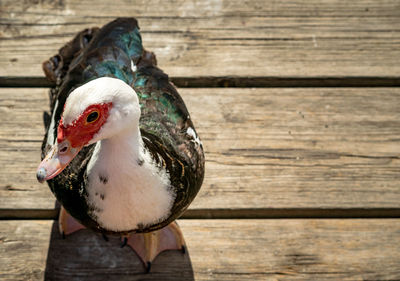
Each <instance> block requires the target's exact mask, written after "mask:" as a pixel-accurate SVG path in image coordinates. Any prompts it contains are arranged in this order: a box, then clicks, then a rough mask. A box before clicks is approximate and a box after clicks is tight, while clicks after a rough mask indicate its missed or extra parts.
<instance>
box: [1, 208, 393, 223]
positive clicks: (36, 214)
mask: <svg viewBox="0 0 400 281" xmlns="http://www.w3.org/2000/svg"><path fill="white" fill-rule="evenodd" d="M58 211H59V210H58V209H47V210H43V209H0V220H15V219H23V220H26V219H32V220H36V219H51V220H53V219H57V217H58ZM357 218H365V219H374V218H400V208H265V209H192V210H190V209H189V210H187V211H186V212H185V213H184V214H183V215H182V216H181V217H180V219H357Z"/></svg>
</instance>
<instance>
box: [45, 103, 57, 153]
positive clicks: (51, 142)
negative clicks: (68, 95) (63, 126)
mask: <svg viewBox="0 0 400 281" xmlns="http://www.w3.org/2000/svg"><path fill="white" fill-rule="evenodd" d="M57 108H58V100H56V103H55V105H54V109H53V114H52V116H51V122H50V127H49V130H48V131H47V144H48V145H50V146H53V145H54V143H55V138H54V127H55V123H56V122H55V120H54V118H55V113H56V110H57Z"/></svg>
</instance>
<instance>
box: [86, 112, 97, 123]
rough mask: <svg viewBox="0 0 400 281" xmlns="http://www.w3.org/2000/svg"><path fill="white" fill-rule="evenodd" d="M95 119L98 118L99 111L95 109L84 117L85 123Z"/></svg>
mask: <svg viewBox="0 0 400 281" xmlns="http://www.w3.org/2000/svg"><path fill="white" fill-rule="evenodd" d="M97 119H99V113H98V112H97V111H93V112H92V113H90V114H89V115H88V117H86V123H93V122H94V121H96V120H97Z"/></svg>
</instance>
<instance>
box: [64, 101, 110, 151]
mask: <svg viewBox="0 0 400 281" xmlns="http://www.w3.org/2000/svg"><path fill="white" fill-rule="evenodd" d="M111 106H112V103H111V102H110V103H102V104H93V105H90V106H88V107H87V108H86V109H85V111H84V112H82V114H81V115H80V116H79V117H78V118H77V119H75V120H74V121H73V122H72V124H68V125H66V126H65V125H64V124H63V119H61V120H60V123H59V125H58V131H57V142H58V143H61V142H63V141H64V140H66V139H67V140H68V141H69V143H70V145H71V146H72V147H79V146H82V145H86V144H87V143H88V142H89V141H90V140H91V139H92V138H93V136H94V135H95V134H96V133H97V132H98V131H99V130H100V128H101V127H102V126H103V125H104V123H105V122H106V121H107V118H108V114H109V111H110V109H111Z"/></svg>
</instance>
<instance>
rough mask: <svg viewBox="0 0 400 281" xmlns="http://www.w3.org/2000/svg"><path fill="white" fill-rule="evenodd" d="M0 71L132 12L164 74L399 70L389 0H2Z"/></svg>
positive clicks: (9, 71)
mask: <svg viewBox="0 0 400 281" xmlns="http://www.w3.org/2000/svg"><path fill="white" fill-rule="evenodd" d="M0 8H1V9H0V66H1V67H0V76H9V75H21V76H39V75H41V74H42V71H41V62H42V61H44V60H45V59H47V58H48V57H49V56H52V55H54V53H55V52H56V50H58V49H59V48H60V47H61V46H62V45H63V44H64V43H65V42H67V41H69V40H70V39H71V38H72V36H73V35H74V34H75V33H76V32H78V31H80V30H82V29H84V28H87V27H91V26H99V25H103V24H105V23H106V22H108V21H110V20H112V19H114V18H115V17H120V16H135V17H137V18H138V19H139V23H140V26H141V31H142V35H143V42H144V45H145V47H146V48H148V49H150V50H152V51H154V52H155V53H156V55H157V58H158V61H159V65H160V66H161V68H162V69H164V70H165V71H166V73H168V74H169V75H171V76H178V77H194V76H232V75H236V76H271V77H274V76H275V77H285V76H290V77H292V76H293V77H315V76H340V77H347V76H366V77H373V76H380V77H387V76H397V77H398V76H399V75H400V64H399V63H398V58H399V57H400V49H399V48H398V45H399V43H400V4H399V2H398V1H395V0H385V1H374V0H358V1H350V2H346V3H345V2H343V1H340V0H330V1H321V0H312V1H299V0H291V1H263V0H252V1H245V2H243V1H241V0H235V1H231V0H224V1H215V0H207V1H195V0H175V1H168V2H163V1H160V0H152V1H144V0H137V1H134V2H127V1H124V0H107V1H101V2H98V1H95V0H90V1H77V0H63V1H58V0H57V1H55V0H45V1H34V0H28V1H26V0H18V1H14V0H12V1H11V0H4V1H2V3H1V7H0Z"/></svg>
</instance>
